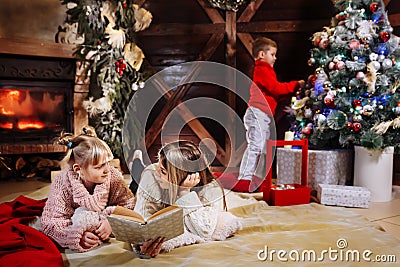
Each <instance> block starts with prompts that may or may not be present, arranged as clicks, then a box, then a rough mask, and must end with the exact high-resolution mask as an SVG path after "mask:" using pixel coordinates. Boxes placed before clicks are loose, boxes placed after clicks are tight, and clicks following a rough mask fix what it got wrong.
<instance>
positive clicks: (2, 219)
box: [0, 196, 63, 267]
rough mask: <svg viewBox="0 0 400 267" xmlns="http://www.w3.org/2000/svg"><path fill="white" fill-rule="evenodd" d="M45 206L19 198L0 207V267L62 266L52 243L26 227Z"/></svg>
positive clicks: (22, 197)
mask: <svg viewBox="0 0 400 267" xmlns="http://www.w3.org/2000/svg"><path fill="white" fill-rule="evenodd" d="M45 203H46V199H42V200H34V199H31V198H27V197H24V196H19V197H17V198H16V199H15V200H14V201H11V202H4V203H2V204H0V266H30V267H31V266H33V267H35V266H38V267H39V266H40V267H42V266H50V267H56V266H63V260H62V256H61V253H60V251H59V250H58V248H57V247H56V245H55V244H54V243H53V242H52V240H51V239H50V238H49V237H47V236H46V235H45V234H43V233H42V232H40V231H38V230H36V229H34V228H32V227H29V226H27V225H26V224H27V223H29V222H31V221H32V220H33V219H35V218H36V216H40V215H41V214H42V211H43V207H44V205H45Z"/></svg>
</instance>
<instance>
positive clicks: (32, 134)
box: [0, 81, 72, 143]
mask: <svg viewBox="0 0 400 267" xmlns="http://www.w3.org/2000/svg"><path fill="white" fill-rule="evenodd" d="M71 94H72V91H71V89H70V86H69V85H68V84H67V85H66V84H64V83H59V82H56V83H54V82H46V83H42V82H39V83H36V84H35V83H33V84H32V82H30V83H27V82H20V81H0V135H1V136H3V138H2V140H1V141H0V142H1V143H6V142H7V143H9V142H13V143H15V142H49V141H51V140H50V139H52V138H53V137H54V136H55V135H57V134H59V133H60V132H61V131H63V130H64V131H70V130H71V124H72V121H71V116H70V115H71V114H72V107H71V101H68V100H69V99H70V98H71Z"/></svg>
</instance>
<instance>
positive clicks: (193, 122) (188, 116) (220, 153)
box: [175, 103, 226, 166]
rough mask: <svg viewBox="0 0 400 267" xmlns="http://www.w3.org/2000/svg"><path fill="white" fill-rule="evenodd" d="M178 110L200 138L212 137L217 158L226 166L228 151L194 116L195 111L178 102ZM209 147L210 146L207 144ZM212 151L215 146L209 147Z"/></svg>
mask: <svg viewBox="0 0 400 267" xmlns="http://www.w3.org/2000/svg"><path fill="white" fill-rule="evenodd" d="M175 110H176V111H178V113H179V115H180V116H181V117H182V119H184V120H185V122H186V123H187V124H188V125H189V127H190V128H191V129H192V131H193V132H194V133H195V134H196V135H197V136H198V137H199V139H200V140H203V139H210V140H212V141H213V142H214V145H215V147H216V149H217V151H216V155H215V158H216V159H217V160H218V161H219V162H220V163H221V164H222V165H223V166H226V158H225V157H226V153H225V150H224V149H223V148H222V147H221V146H220V145H219V144H218V142H216V140H215V139H214V137H212V136H211V134H210V133H209V132H208V131H207V129H206V128H204V126H203V124H201V122H200V121H199V120H198V119H197V118H196V117H194V115H193V113H192V112H191V111H190V110H189V109H188V108H187V107H186V106H185V105H184V104H180V103H179V104H178V106H177V107H176V109H175ZM207 144H208V142H205V145H206V146H207ZM207 147H208V146H207ZM208 149H210V150H211V151H212V149H213V147H208Z"/></svg>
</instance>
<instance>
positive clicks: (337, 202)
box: [317, 184, 371, 208]
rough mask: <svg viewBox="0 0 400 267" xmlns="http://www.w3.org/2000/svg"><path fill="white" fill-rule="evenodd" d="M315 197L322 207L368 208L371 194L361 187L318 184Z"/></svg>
mask: <svg viewBox="0 0 400 267" xmlns="http://www.w3.org/2000/svg"><path fill="white" fill-rule="evenodd" d="M317 197H318V200H319V201H320V203H321V204H324V205H331V206H342V207H356V208H369V202H370V200H371V192H370V191H369V190H368V189H367V188H365V187H361V186H346V185H330V184H319V185H318V194H317Z"/></svg>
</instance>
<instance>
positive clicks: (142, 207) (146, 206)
mask: <svg viewBox="0 0 400 267" xmlns="http://www.w3.org/2000/svg"><path fill="white" fill-rule="evenodd" d="M154 175H155V166H154V164H153V165H150V166H148V167H146V168H145V169H144V170H143V173H142V176H141V178H140V183H139V187H138V190H137V193H136V205H135V208H134V210H135V211H136V212H138V213H140V214H141V215H142V216H143V218H145V219H146V218H148V217H149V216H151V215H152V214H154V213H156V212H157V211H159V210H161V209H163V208H164V207H165V205H164V204H163V203H162V189H161V188H160V186H159V183H158V182H157V180H156V178H155V177H154Z"/></svg>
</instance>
